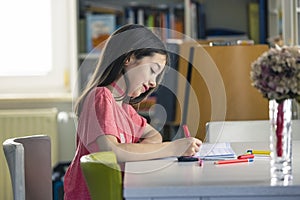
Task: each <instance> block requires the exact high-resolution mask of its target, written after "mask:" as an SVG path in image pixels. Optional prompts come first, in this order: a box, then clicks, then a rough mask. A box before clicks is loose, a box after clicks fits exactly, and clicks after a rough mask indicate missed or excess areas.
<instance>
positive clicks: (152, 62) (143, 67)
mask: <svg viewBox="0 0 300 200" xmlns="http://www.w3.org/2000/svg"><path fill="white" fill-rule="evenodd" d="M165 64H166V56H165V55H162V54H159V53H155V54H154V55H153V56H147V57H144V58H142V59H140V60H137V59H136V58H135V57H134V56H131V57H130V59H129V60H128V61H127V62H126V63H125V69H126V73H127V76H128V79H129V82H130V87H129V90H128V96H130V97H133V98H136V97H138V96H139V95H140V94H142V93H144V92H146V91H147V90H149V89H150V88H154V87H156V78H157V76H158V75H159V74H160V73H161V72H162V71H163V69H164V67H165Z"/></svg>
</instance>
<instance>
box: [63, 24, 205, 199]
mask: <svg viewBox="0 0 300 200" xmlns="http://www.w3.org/2000/svg"><path fill="white" fill-rule="evenodd" d="M167 64H168V53H167V51H166V48H165V46H164V44H163V43H162V41H161V40H160V39H159V38H158V37H157V36H156V35H155V34H154V33H153V32H152V31H150V30H149V29H148V28H146V27H144V26H141V25H125V26H123V27H121V28H120V29H118V30H117V31H115V32H114V33H113V34H112V35H111V36H110V38H109V39H108V41H107V43H106V45H105V47H104V49H103V50H102V55H101V59H100V61H99V63H98V65H97V68H96V70H95V72H94V74H93V77H92V78H91V80H90V82H89V83H88V85H87V86H86V88H85V90H84V91H83V92H82V95H81V96H80V97H79V99H78V101H77V104H76V105H75V111H76V114H77V115H78V117H79V120H78V127H77V138H76V141H77V149H76V155H75V157H74V159H73V161H72V163H71V165H70V167H69V168H68V170H67V172H66V175H65V179H64V189H65V199H66V200H68V199H90V196H89V193H88V188H87V186H86V184H85V179H84V176H83V174H82V172H81V168H80V158H81V157H82V156H83V155H86V154H90V153H93V152H98V151H114V152H115V154H116V156H117V159H118V162H128V161H137V160H148V159H155V158H163V157H169V156H192V155H194V154H195V153H196V152H198V151H199V147H200V145H201V141H200V140H198V139H196V138H193V137H190V138H182V139H178V140H175V141H172V142H162V137H161V134H160V133H159V132H158V131H156V130H155V129H154V128H153V127H151V126H150V125H149V124H148V123H147V121H146V119H145V118H143V117H141V116H140V115H139V114H138V113H137V112H136V111H135V110H134V108H133V107H132V106H131V105H132V104H136V103H139V102H141V101H142V100H143V99H144V98H145V97H147V96H148V95H149V94H150V93H151V92H153V90H154V89H155V88H156V87H157V86H158V85H159V83H160V81H161V79H162V77H163V74H164V71H165V70H166V67H167Z"/></svg>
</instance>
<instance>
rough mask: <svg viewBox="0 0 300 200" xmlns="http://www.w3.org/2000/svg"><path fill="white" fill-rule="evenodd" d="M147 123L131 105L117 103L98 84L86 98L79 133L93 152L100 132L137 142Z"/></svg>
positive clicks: (129, 141)
mask: <svg viewBox="0 0 300 200" xmlns="http://www.w3.org/2000/svg"><path fill="white" fill-rule="evenodd" d="M146 124H147V121H146V119H145V118H143V117H141V116H140V115H139V114H138V113H137V112H136V111H135V109H134V108H133V107H132V106H130V105H128V104H123V105H122V106H120V105H118V104H117V103H116V101H115V100H114V98H113V96H112V93H111V92H110V91H109V90H108V89H107V88H105V87H97V88H96V89H94V90H93V91H91V92H90V94H89V95H88V96H87V98H86V100H85V103H84V107H83V109H82V113H81V115H80V121H79V126H78V127H79V129H78V135H79V137H80V139H81V140H82V142H83V144H84V146H86V147H87V148H88V149H89V151H95V150H96V149H97V144H96V140H97V138H98V137H99V136H101V135H113V136H115V137H116V138H117V140H118V141H119V142H124V143H132V142H133V143H135V142H138V141H139V139H140V137H141V136H142V134H143V132H144V129H145V127H146Z"/></svg>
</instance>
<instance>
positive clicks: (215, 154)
mask: <svg viewBox="0 0 300 200" xmlns="http://www.w3.org/2000/svg"><path fill="white" fill-rule="evenodd" d="M196 156H197V157H200V158H201V159H203V160H223V159H232V158H236V154H235V152H234V151H233V149H232V148H231V146H230V143H228V142H224V143H203V144H202V145H201V148H200V151H199V152H198V153H197V154H196Z"/></svg>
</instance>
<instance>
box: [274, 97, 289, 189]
mask: <svg viewBox="0 0 300 200" xmlns="http://www.w3.org/2000/svg"><path fill="white" fill-rule="evenodd" d="M269 117H270V125H271V130H270V132H271V135H270V150H271V154H270V156H271V161H270V165H271V169H270V175H271V185H289V184H290V183H291V181H292V179H293V175H292V126H291V125H292V99H286V100H283V101H281V102H279V103H278V102H276V101H275V100H270V101H269Z"/></svg>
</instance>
